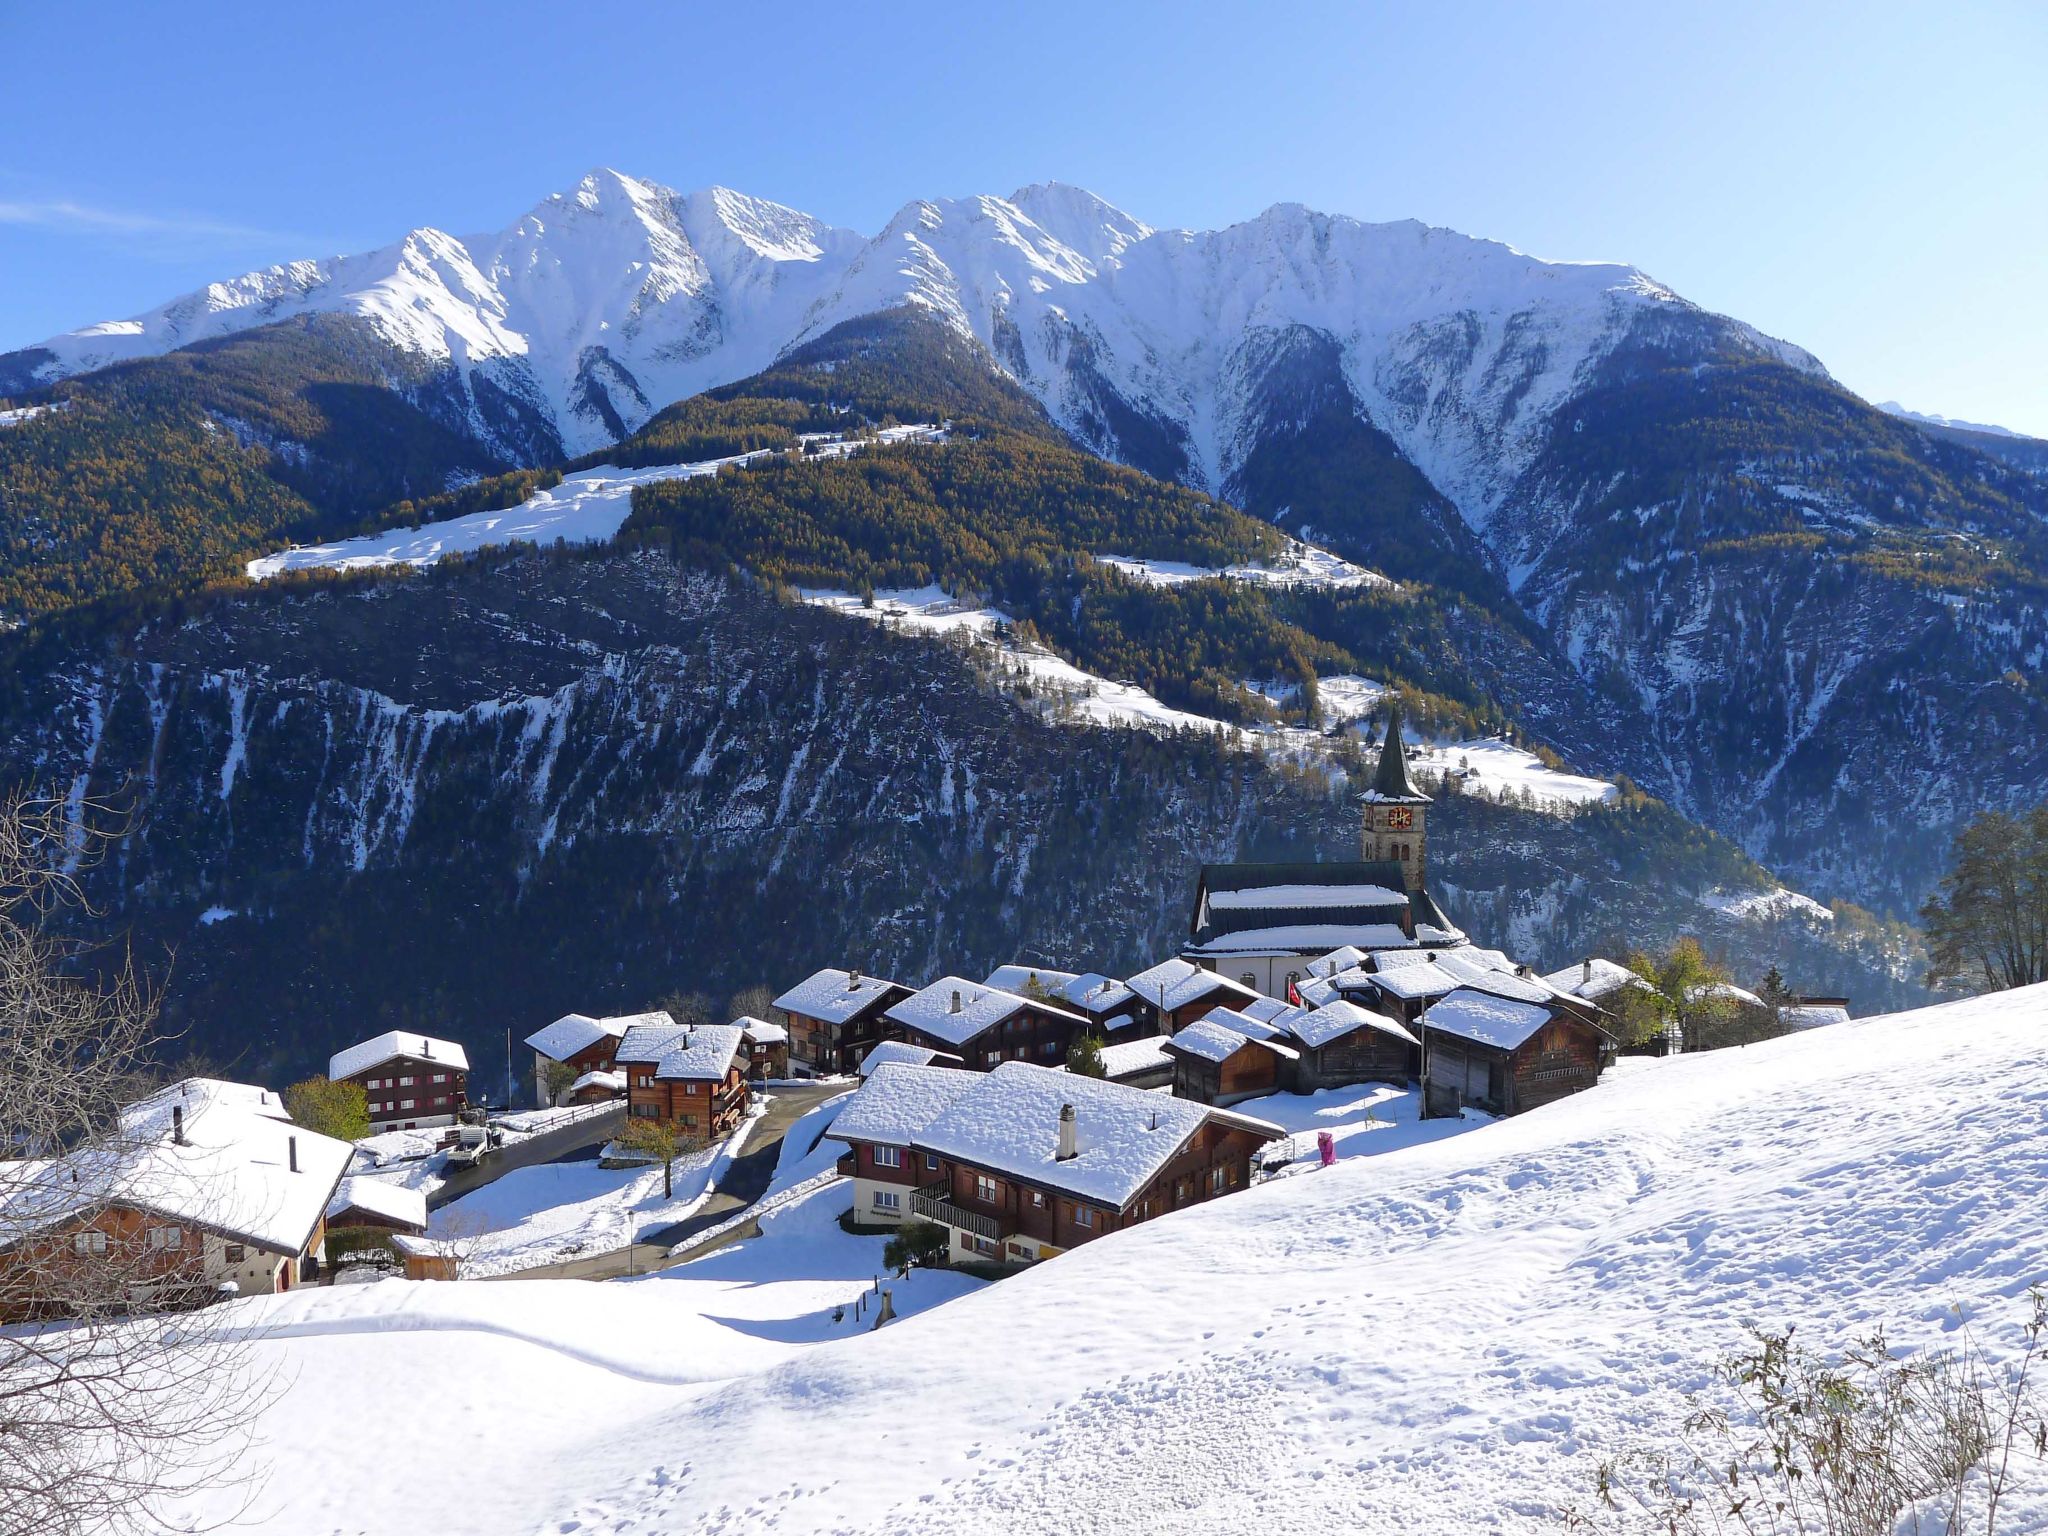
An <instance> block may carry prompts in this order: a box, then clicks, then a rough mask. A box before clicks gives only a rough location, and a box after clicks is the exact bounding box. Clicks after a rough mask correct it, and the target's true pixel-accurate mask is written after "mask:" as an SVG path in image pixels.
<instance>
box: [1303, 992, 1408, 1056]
mask: <svg viewBox="0 0 2048 1536" xmlns="http://www.w3.org/2000/svg"><path fill="white" fill-rule="evenodd" d="M1361 1029H1376V1030H1378V1031H1379V1032H1380V1033H1381V1034H1383V1035H1392V1036H1393V1037H1394V1038H1395V1039H1396V1040H1405V1041H1406V1042H1407V1043H1408V1044H1410V1045H1414V1044H1416V1043H1417V1042H1416V1039H1415V1036H1413V1035H1412V1034H1410V1033H1409V1032H1408V1030H1407V1028H1406V1027H1405V1026H1404V1025H1402V1024H1401V1023H1400V1022H1399V1021H1398V1020H1396V1019H1390V1018H1388V1017H1387V1016H1386V1015H1385V1014H1384V1013H1374V1012H1373V1011H1372V1010H1371V1009H1370V1008H1361V1007H1359V1006H1358V1004H1356V1003H1347V1002H1345V1001H1344V999H1342V998H1341V997H1340V998H1338V999H1336V1000H1335V1001H1334V1002H1328V1003H1324V1004H1323V1005H1322V1007H1320V1008H1317V1009H1316V1010H1315V1011H1314V1012H1312V1013H1305V1014H1302V1015H1300V1016H1299V1017H1297V1018H1293V1019H1289V1020H1288V1021H1287V1032H1288V1033H1289V1034H1291V1035H1293V1036H1294V1038H1295V1039H1297V1040H1299V1041H1300V1042H1301V1043H1302V1044H1303V1045H1306V1046H1309V1047H1311V1048H1313V1047H1315V1046H1318V1045H1326V1044H1328V1043H1329V1042H1330V1041H1332V1040H1335V1039H1338V1038H1339V1037H1341V1036H1344V1035H1348V1034H1352V1033H1354V1032H1356V1031H1358V1030H1361Z"/></svg>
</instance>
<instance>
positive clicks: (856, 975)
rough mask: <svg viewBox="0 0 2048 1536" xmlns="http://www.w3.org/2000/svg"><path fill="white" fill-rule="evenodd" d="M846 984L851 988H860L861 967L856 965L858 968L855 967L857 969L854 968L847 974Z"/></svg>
mask: <svg viewBox="0 0 2048 1536" xmlns="http://www.w3.org/2000/svg"><path fill="white" fill-rule="evenodd" d="M846 984H847V985H848V986H849V987H857V986H859V985H860V967H859V966H857V965H856V966H855V967H854V968H853V969H852V970H850V971H848V972H847V973H846Z"/></svg>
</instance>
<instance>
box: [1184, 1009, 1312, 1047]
mask: <svg viewBox="0 0 2048 1536" xmlns="http://www.w3.org/2000/svg"><path fill="white" fill-rule="evenodd" d="M1281 1006H1282V1008H1283V1009H1285V1011H1286V1012H1287V1013H1292V1012H1298V1011H1299V1010H1296V1009H1287V1008H1286V1005H1285V1004H1282V1005H1281ZM1284 1016H1285V1015H1284V1014H1283V1015H1282V1017H1284ZM1200 1022H1202V1023H1204V1024H1220V1025H1222V1026H1223V1027H1224V1028H1225V1029H1233V1030H1236V1031H1237V1033H1239V1034H1240V1035H1243V1036H1244V1037H1245V1038H1246V1039H1248V1040H1280V1039H1284V1038H1285V1037H1286V1035H1287V1030H1286V1029H1285V1028H1284V1027H1282V1026H1281V1025H1280V1024H1278V1023H1273V1022H1269V1021H1267V1020H1265V1019H1262V1018H1260V1017H1259V1016H1258V1015H1257V1014H1254V1013H1250V1012H1247V1011H1245V1010H1244V1009H1240V1008H1212V1009H1210V1010H1209V1012H1207V1013H1205V1014H1203V1015H1202V1017H1201V1020H1200Z"/></svg>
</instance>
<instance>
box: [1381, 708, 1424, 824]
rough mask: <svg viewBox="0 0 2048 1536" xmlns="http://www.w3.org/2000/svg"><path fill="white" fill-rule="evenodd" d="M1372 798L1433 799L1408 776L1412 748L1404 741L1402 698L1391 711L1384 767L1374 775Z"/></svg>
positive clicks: (1384, 751)
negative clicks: (1402, 740)
mask: <svg viewBox="0 0 2048 1536" xmlns="http://www.w3.org/2000/svg"><path fill="white" fill-rule="evenodd" d="M1371 798H1373V799H1375V800H1413V801H1417V802H1426V801H1427V800H1428V799H1429V796H1427V795H1425V794H1423V793H1422V792H1421V791H1419V790H1418V789H1416V787H1415V786H1414V785H1413V784H1412V783H1410V782H1409V780H1408V749H1407V748H1406V747H1405V746H1403V745H1402V744H1401V701H1400V700H1399V699H1395V700H1394V704H1393V707H1392V708H1391V709H1390V710H1389V711H1388V712H1387V739H1386V741H1385V742H1384V743H1382V745H1381V746H1380V768H1379V772H1378V773H1376V774H1374V775H1373V780H1372V796H1371Z"/></svg>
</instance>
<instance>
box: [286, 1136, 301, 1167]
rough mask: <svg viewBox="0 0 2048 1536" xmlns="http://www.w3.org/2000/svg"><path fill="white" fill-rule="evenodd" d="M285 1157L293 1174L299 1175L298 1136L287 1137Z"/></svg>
mask: <svg viewBox="0 0 2048 1536" xmlns="http://www.w3.org/2000/svg"><path fill="white" fill-rule="evenodd" d="M284 1155H285V1161H286V1162H287V1163H289V1164H290V1166H291V1170H292V1172H293V1173H297V1172H298V1171H299V1138H298V1137H296V1136H287V1137H285V1139H284Z"/></svg>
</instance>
